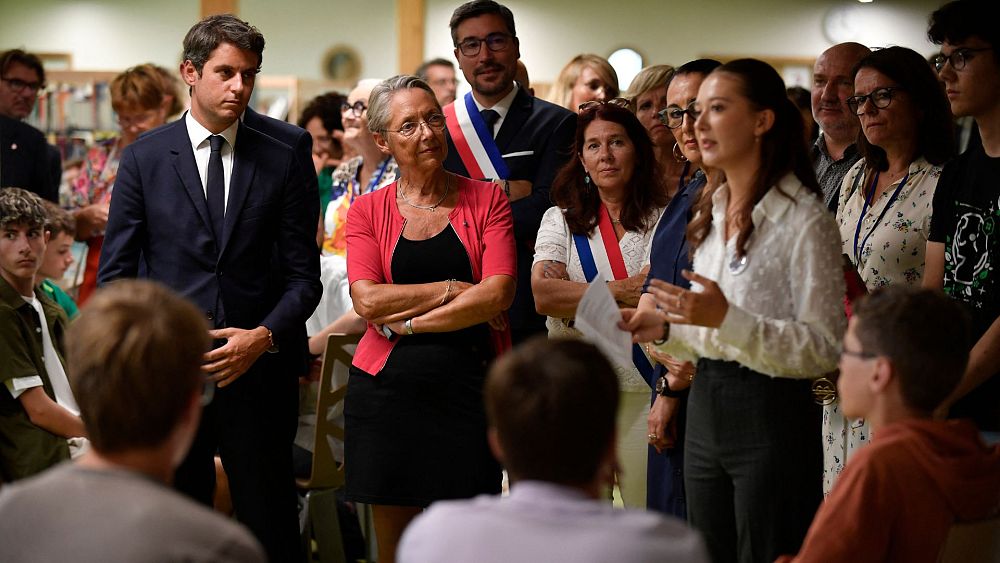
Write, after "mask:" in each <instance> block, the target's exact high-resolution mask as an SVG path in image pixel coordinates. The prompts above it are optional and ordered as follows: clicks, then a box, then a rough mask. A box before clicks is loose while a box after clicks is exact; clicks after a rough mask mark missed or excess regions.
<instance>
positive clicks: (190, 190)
mask: <svg viewBox="0 0 1000 563" xmlns="http://www.w3.org/2000/svg"><path fill="white" fill-rule="evenodd" d="M178 123H179V126H178V127H176V128H175V129H174V131H175V133H174V139H173V142H172V145H173V146H172V147H171V148H170V158H171V160H172V161H173V165H174V170H176V171H177V175H178V176H179V177H180V179H181V183H182V184H184V191H186V192H187V194H188V197H189V198H191V204H192V205H194V209H195V211H197V212H198V217H200V218H201V222H202V223H204V224H205V228H206V229H208V232H209V233H211V232H212V222H211V221H209V219H208V203H207V202H206V201H205V188H204V187H202V185H201V175H199V174H198V164H197V163H195V161H194V150H192V148H191V137H190V136H189V135H188V130H187V125H186V124H185V123H184V118H183V117H182V118H181V119H179V120H178ZM217 242H218V241H217Z"/></svg>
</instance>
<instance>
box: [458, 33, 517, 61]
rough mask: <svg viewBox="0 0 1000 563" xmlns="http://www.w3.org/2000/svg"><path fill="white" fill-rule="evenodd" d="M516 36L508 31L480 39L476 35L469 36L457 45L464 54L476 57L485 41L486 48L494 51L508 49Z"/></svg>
mask: <svg viewBox="0 0 1000 563" xmlns="http://www.w3.org/2000/svg"><path fill="white" fill-rule="evenodd" d="M513 39H514V36H513V35H510V34H508V33H491V34H489V35H487V36H486V39H479V38H476V37H468V38H466V39H463V40H462V42H461V43H459V44H458V45H456V47H458V50H459V52H460V53H462V55H464V56H466V57H475V56H476V55H478V54H479V51H481V50H482V48H483V43H485V44H486V48H487V49H489V50H490V51H493V52H494V53H496V52H499V51H506V50H507V49H508V48H509V47H510V45H511V43H513Z"/></svg>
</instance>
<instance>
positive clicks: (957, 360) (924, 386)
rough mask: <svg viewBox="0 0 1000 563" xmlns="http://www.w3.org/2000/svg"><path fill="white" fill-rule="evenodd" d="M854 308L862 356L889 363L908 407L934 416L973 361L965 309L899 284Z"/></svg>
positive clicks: (932, 292) (936, 294) (931, 292)
mask: <svg viewBox="0 0 1000 563" xmlns="http://www.w3.org/2000/svg"><path fill="white" fill-rule="evenodd" d="M853 307H854V318H855V319H857V320H856V321H855V325H854V334H855V336H857V337H858V340H859V341H860V342H861V348H862V350H864V352H866V353H868V354H875V355H879V356H886V357H888V358H889V361H890V362H891V363H892V366H893V368H894V370H895V372H896V375H897V376H898V377H899V388H900V393H901V394H902V396H903V401H904V402H905V403H906V405H907V406H909V407H910V408H912V409H915V410H917V411H919V412H921V413H924V414H930V413H931V412H933V411H934V409H936V408H937V407H938V406H939V405H940V404H941V403H942V402H943V401H944V400H945V399H946V398H947V397H948V395H950V394H951V392H952V391H953V390H954V389H955V387H956V386H957V385H958V382H959V380H960V379H961V378H962V375H963V374H964V373H965V367H966V365H967V364H968V361H969V349H970V347H971V346H972V342H973V341H972V339H971V336H972V335H971V331H970V324H969V315H968V313H966V311H965V309H963V308H962V305H961V304H959V303H958V302H957V301H955V300H954V299H951V298H949V297H948V296H946V295H945V294H944V293H942V292H940V291H937V290H931V289H921V288H916V287H910V286H907V285H903V284H897V285H889V286H885V287H883V288H879V289H877V290H875V291H874V292H872V293H871V294H870V295H866V296H864V297H862V298H861V299H859V300H858V301H857V302H856V303H855V304H854V306H853Z"/></svg>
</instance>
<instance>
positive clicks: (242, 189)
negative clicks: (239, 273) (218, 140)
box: [219, 123, 258, 256]
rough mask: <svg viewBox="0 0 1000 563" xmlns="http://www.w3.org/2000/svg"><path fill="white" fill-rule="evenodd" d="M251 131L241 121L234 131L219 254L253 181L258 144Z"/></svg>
mask: <svg viewBox="0 0 1000 563" xmlns="http://www.w3.org/2000/svg"><path fill="white" fill-rule="evenodd" d="M252 134H253V133H252V132H251V131H250V130H249V128H248V127H244V126H243V124H242V123H240V125H239V131H238V132H237V133H236V147H234V149H233V174H232V176H230V178H229V201H228V202H227V203H226V224H225V226H224V227H223V230H222V244H220V245H219V255H220V256H221V255H222V253H223V252H225V250H226V245H227V244H228V243H229V237H231V236H232V234H233V229H234V228H236V221H237V220H238V219H239V218H240V212H241V211H242V210H243V204H244V203H245V202H246V200H247V194H249V193H250V183H251V182H252V181H253V177H254V171H255V169H256V163H257V156H256V154H257V147H258V144H257V143H255V142H253V138H252V137H251V135H252Z"/></svg>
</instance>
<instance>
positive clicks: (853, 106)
mask: <svg viewBox="0 0 1000 563" xmlns="http://www.w3.org/2000/svg"><path fill="white" fill-rule="evenodd" d="M900 90H903V88H900V87H899V86H889V87H886V88H876V89H874V90H872V91H871V93H870V94H866V95H864V96H851V97H850V98H847V107H848V108H849V109H850V110H851V111H852V112H853V113H855V114H857V115H864V113H865V112H864V111H862V110H861V107H862V106H864V105H865V100H868V101H870V102H871V103H872V105H873V106H875V107H877V108H878V109H885V108H887V107H889V104H891V103H892V97H893V96H894V95H895V94H896V92H898V91H900Z"/></svg>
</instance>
